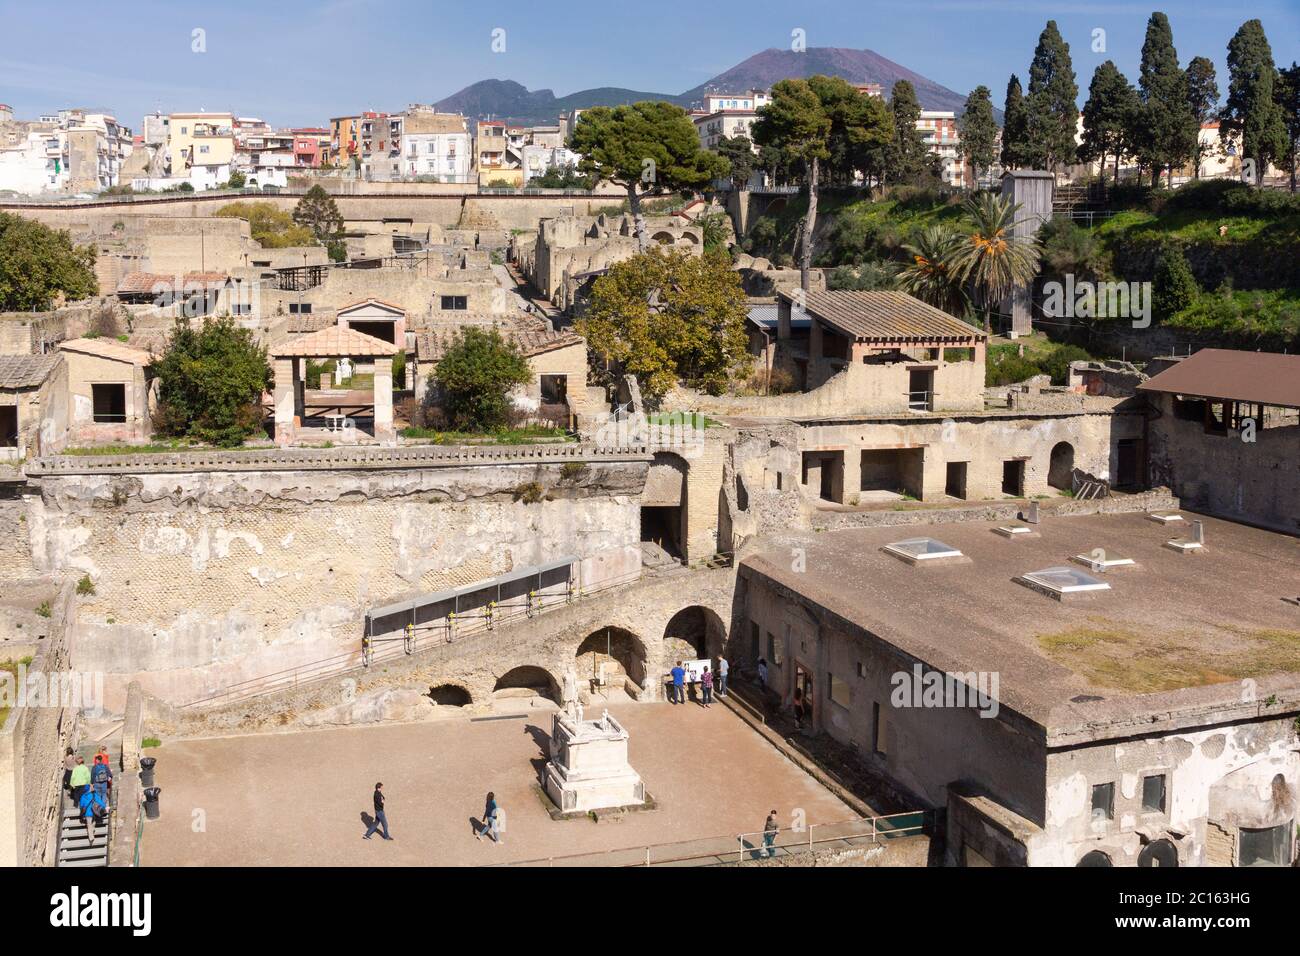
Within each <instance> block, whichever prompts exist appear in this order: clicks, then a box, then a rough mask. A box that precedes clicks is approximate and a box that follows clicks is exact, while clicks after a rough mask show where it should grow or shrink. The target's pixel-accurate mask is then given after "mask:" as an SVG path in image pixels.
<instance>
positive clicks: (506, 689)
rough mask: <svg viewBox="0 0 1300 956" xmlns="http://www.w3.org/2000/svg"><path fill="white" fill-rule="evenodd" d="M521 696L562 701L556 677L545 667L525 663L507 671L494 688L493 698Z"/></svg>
mask: <svg viewBox="0 0 1300 956" xmlns="http://www.w3.org/2000/svg"><path fill="white" fill-rule="evenodd" d="M521 697H525V698H526V697H545V698H546V699H547V700H551V701H554V702H555V703H557V704H558V703H560V688H559V687H558V686H557V685H556V683H555V678H554V677H552V676H551V673H550V671H548V670H546V669H545V668H544V667H534V666H533V665H531V664H525V665H523V666H522V667H513V668H511V669H510V670H508V671H506V672H505V673H504V674H502V675H501V677H500V678H499V679H498V680H497V682H496V686H494V687H493V688H492V699H493V700H503V699H508V698H521Z"/></svg>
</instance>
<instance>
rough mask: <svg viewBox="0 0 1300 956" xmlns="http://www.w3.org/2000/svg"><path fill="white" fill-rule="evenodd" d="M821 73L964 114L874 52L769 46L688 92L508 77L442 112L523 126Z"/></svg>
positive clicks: (451, 100) (956, 103) (936, 89)
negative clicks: (899, 85) (565, 85)
mask: <svg viewBox="0 0 1300 956" xmlns="http://www.w3.org/2000/svg"><path fill="white" fill-rule="evenodd" d="M818 73H821V74H824V75H827V76H841V77H843V78H844V79H846V80H848V81H849V82H850V83H879V84H880V85H881V87H883V88H884V91H885V94H886V95H888V93H889V90H890V88H891V87H892V86H893V85H894V83H895V82H897V81H898V80H900V79H905V80H908V81H910V82H911V83H912V85H913V86H914V87H915V88H916V95H917V99H918V100H919V101H920V103H921V106H922V108H924V109H931V110H952V111H954V112H956V113H957V114H958V115H960V113H961V110H962V107H963V105H964V104H965V102H966V95H965V94H964V93H958V92H956V91H954V90H950V89H948V88H947V87H946V86H943V85H941V84H939V83H936V82H935V81H934V80H931V79H929V78H928V77H925V76H922V75H921V74H920V73H917V72H916V71H914V70H911V69H908V68H907V67H905V66H903V65H902V64H899V63H895V62H894V61H893V60H890V59H888V58H886V57H883V56H881V55H880V54H879V53H876V52H875V51H873V50H854V49H850V48H847V47H809V48H808V50H806V51H805V52H802V53H796V52H794V51H793V50H780V49H776V48H769V49H767V50H762V51H760V52H758V53H755V54H754V55H753V56H750V57H748V58H746V59H745V60H742V61H741V62H740V63H737V64H736V65H735V66H733V67H731V68H730V69H728V70H724V71H723V72H722V73H719V74H718V75H717V76H714V77H713V78H712V79H709V80H706V81H705V82H703V83H701V84H700V85H699V86H696V87H693V88H692V89H689V90H686V91H685V92H684V93H678V94H671V93H652V92H647V91H641V90H631V89H626V88H624V87H618V86H600V87H593V88H591V89H586V90H578V91H577V92H574V93H569V94H567V95H565V96H556V95H555V92H554V91H553V90H550V89H539V90H529V89H528V88H527V87H525V86H524V85H523V84H521V83H518V82H516V81H514V80H509V79H489V80H479V81H478V82H477V83H471V84H470V85H469V86H467V87H465V88H464V89H462V90H458V91H457V92H455V93H453V94H451V95H450V96H446V97H443V98H442V99H441V100H438V102H437V103H436V104H435V105H436V106H437V108H438V109H439V110H442V111H444V112H452V113H463V114H464V115H466V116H468V117H470V118H472V119H489V118H490V119H497V120H502V121H504V122H509V123H520V124H534V125H537V124H552V123H555V122H556V120H557V119H558V117H559V114H560V113H561V112H567V111H569V110H574V109H589V108H590V107H592V106H619V105H621V104H624V103H635V102H637V101H639V100H667V101H668V102H670V103H675V104H677V105H678V106H681V107H684V108H687V109H689V108H690V107H692V106H697V105H700V104H701V103H702V102H703V97H704V94H705V93H719V92H720V93H739V92H744V91H746V90H750V89H769V88H771V86H772V84H773V83H775V82H777V81H778V80H782V79H787V78H796V77H809V76H814V75H816V74H818Z"/></svg>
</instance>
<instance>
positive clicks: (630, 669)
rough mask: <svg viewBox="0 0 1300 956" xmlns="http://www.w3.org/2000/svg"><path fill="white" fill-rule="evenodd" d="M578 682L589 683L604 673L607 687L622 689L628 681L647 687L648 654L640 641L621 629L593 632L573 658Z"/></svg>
mask: <svg viewBox="0 0 1300 956" xmlns="http://www.w3.org/2000/svg"><path fill="white" fill-rule="evenodd" d="M574 664H575V665H576V669H577V674H578V680H579V682H582V683H586V682H590V681H591V680H593V679H594V678H597V677H600V676H601V675H602V673H603V675H604V678H605V685H604V686H607V687H613V688H621V687H622V686H623V683H624V681H625V680H631V681H632V683H634V684H635V685H636V686H637V687H642V686H644V685H645V677H646V650H645V645H644V644H642V643H641V639H640V638H639V637H637V636H636V635H635V634H633V633H632V632H631V631H626V630H624V629H623V628H621V627H602V628H601V629H600V630H598V631H592V632H591V633H590V634H588V635H587V637H586V639H585V640H584V641H583V642H582V643H581V644H579V645H578V650H577V653H576V654H574Z"/></svg>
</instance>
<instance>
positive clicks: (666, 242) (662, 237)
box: [650, 231, 673, 246]
mask: <svg viewBox="0 0 1300 956" xmlns="http://www.w3.org/2000/svg"><path fill="white" fill-rule="evenodd" d="M650 241H651V242H657V243H658V244H659V245H661V246H671V245H672V244H673V234H672V233H671V232H663V231H661V232H656V233H655V234H654V235H653V236H651V237H650Z"/></svg>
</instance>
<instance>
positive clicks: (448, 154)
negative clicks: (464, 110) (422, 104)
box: [401, 109, 474, 183]
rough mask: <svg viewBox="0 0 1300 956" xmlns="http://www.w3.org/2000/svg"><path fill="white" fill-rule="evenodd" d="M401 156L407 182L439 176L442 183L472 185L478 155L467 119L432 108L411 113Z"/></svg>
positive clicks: (404, 127) (405, 124)
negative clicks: (472, 174)
mask: <svg viewBox="0 0 1300 956" xmlns="http://www.w3.org/2000/svg"><path fill="white" fill-rule="evenodd" d="M401 157H402V158H401V175H402V178H403V179H408V178H409V179H414V178H416V177H417V176H425V177H427V176H436V177H438V180H439V182H445V183H464V182H469V181H470V179H471V171H472V169H473V164H474V154H473V150H472V149H471V145H470V135H469V126H468V124H467V123H466V122H465V117H463V116H461V115H460V114H459V113H436V112H434V111H433V110H428V109H412V110H410V111H408V112H407V113H406V115H405V116H404V117H403V123H402V138H401Z"/></svg>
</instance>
